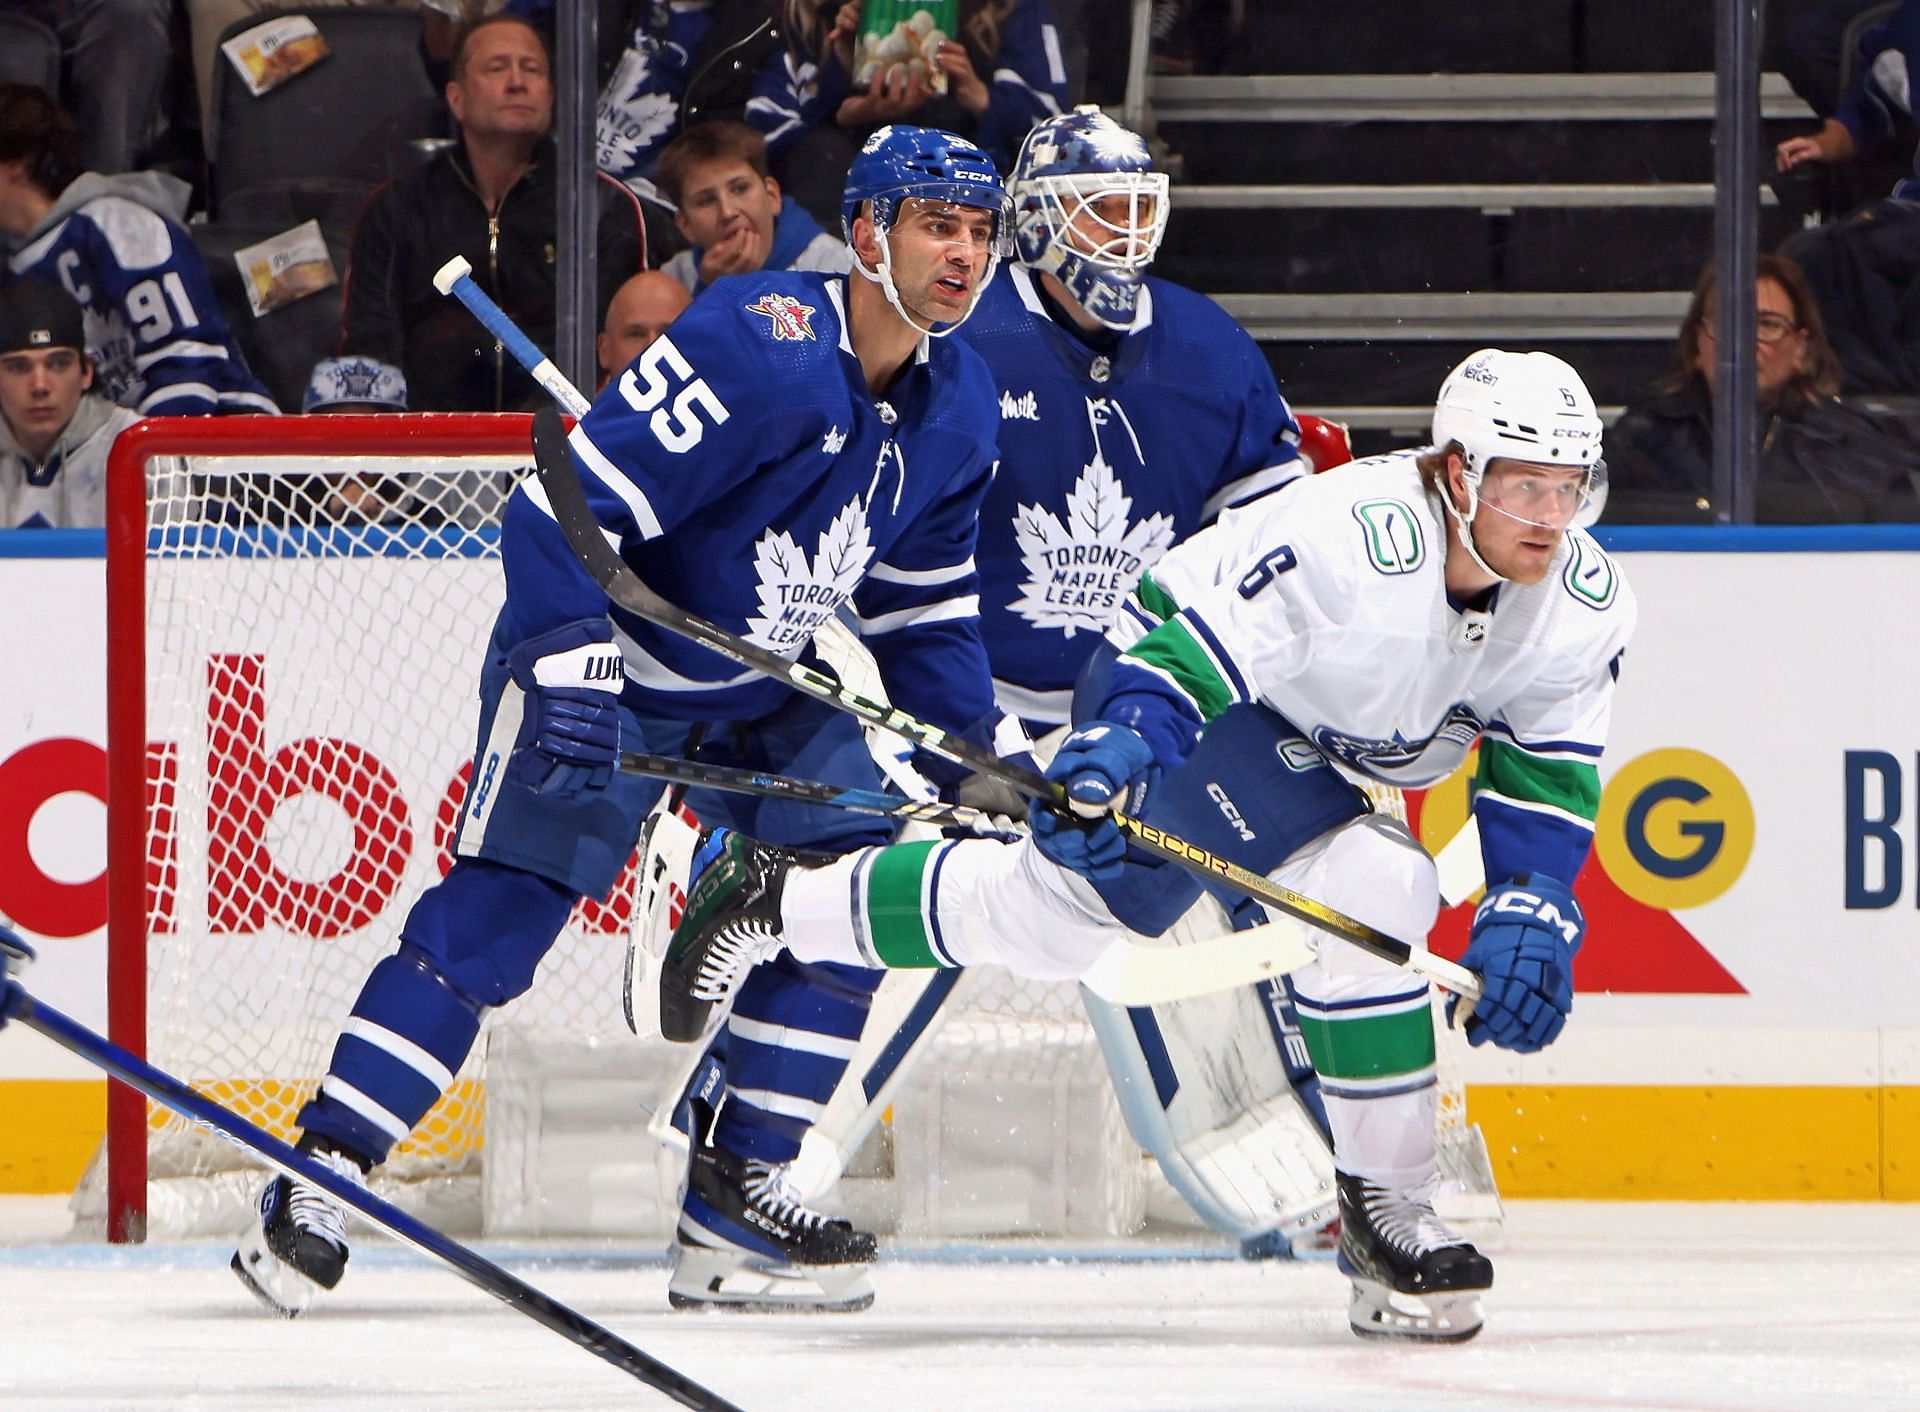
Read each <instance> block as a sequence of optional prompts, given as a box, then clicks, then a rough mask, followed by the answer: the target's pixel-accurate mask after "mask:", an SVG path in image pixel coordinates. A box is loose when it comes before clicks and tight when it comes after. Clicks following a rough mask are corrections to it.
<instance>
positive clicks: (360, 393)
mask: <svg viewBox="0 0 1920 1412" xmlns="http://www.w3.org/2000/svg"><path fill="white" fill-rule="evenodd" d="M300 410H301V411H303V412H307V413H310V414H320V415H336V416H337V415H343V414H352V413H380V412H404V411H406V410H407V379H406V375H405V374H404V373H402V372H401V371H400V370H399V369H398V368H396V367H394V366H393V365H392V364H391V363H382V362H380V361H379V360H378V359H375V358H322V359H321V360H320V361H319V362H317V363H315V364H314V365H313V377H312V378H311V379H310V380H309V381H308V383H307V394H306V396H305V397H304V398H303V399H302V400H301V404H300ZM306 489H307V493H308V494H309V495H311V496H312V498H313V499H314V501H315V503H316V504H318V505H319V506H320V508H321V511H322V513H324V514H325V515H326V516H327V517H328V518H329V519H334V520H344V521H353V520H374V521H377V520H379V519H380V518H381V517H382V516H383V515H385V514H387V513H388V511H389V508H390V507H392V506H395V505H398V504H400V502H401V501H402V499H403V498H404V497H405V495H406V488H405V487H404V486H403V485H402V484H401V483H400V482H399V481H398V480H397V479H395V478H394V477H392V476H385V477H382V476H374V475H369V474H365V473H362V474H359V475H353V474H344V475H343V474H328V475H324V476H316V477H314V479H313V483H312V484H310V485H309V486H308V487H307V488H306Z"/></svg>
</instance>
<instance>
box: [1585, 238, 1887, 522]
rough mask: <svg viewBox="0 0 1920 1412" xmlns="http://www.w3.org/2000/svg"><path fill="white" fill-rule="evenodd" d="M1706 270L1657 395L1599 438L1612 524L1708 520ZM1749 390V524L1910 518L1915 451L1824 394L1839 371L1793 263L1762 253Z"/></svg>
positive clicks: (1710, 383) (1710, 384) (1709, 277)
mask: <svg viewBox="0 0 1920 1412" xmlns="http://www.w3.org/2000/svg"><path fill="white" fill-rule="evenodd" d="M1716 284H1717V276H1716V272H1715V270H1714V267H1713V266H1712V265H1711V264H1710V265H1708V266H1707V268H1706V270H1705V272H1704V273H1703V274H1702V275H1701V277H1700V282H1699V284H1698V286H1697V287H1696V288H1695V289H1694V292H1693V303H1692V304H1691V305H1690V306H1689V307H1688V309H1687V315H1686V318H1685V320H1684V321H1683V322H1682V323H1681V325H1680V338H1679V342H1678V344H1677V345H1676V347H1675V350H1674V362H1673V370H1672V372H1671V373H1670V374H1669V375H1668V377H1667V379H1666V381H1665V382H1664V383H1663V384H1662V385H1661V388H1660V391H1659V393H1658V395H1656V396H1654V397H1651V398H1648V399H1646V400H1644V401H1642V402H1639V403H1636V404H1635V405H1634V406H1631V407H1629V408H1628V409H1627V410H1626V411H1625V412H1624V413H1623V414H1622V415H1621V417H1620V420H1619V421H1618V422H1617V423H1616V424H1615V425H1614V427H1613V429H1612V430H1611V431H1610V432H1608V434H1607V468H1608V479H1609V481H1610V482H1611V493H1610V496H1609V499H1608V501H1607V519H1608V521H1609V522H1613V523H1629V524H1632V523H1676V522H1699V523H1706V522H1710V521H1711V520H1712V519H1713V518H1714V504H1713V499H1712V493H1713V388H1714V379H1715V376H1716V374H1715V366H1714V364H1715V353H1716V350H1715V345H1714V331H1713V330H1714V323H1713V321H1714V299H1715V287H1716ZM1756 296H1757V298H1758V301H1759V327H1758V334H1759V346H1758V349H1757V354H1758V359H1759V369H1758V378H1757V380H1758V384H1759V395H1760V410H1761V418H1762V421H1761V426H1762V436H1761V448H1760V461H1759V466H1758V470H1757V474H1756V476H1755V495H1754V501H1755V515H1754V518H1755V519H1756V520H1757V521H1758V522H1759V523H1761V524H1833V523H1842V524H1845V523H1857V522H1873V521H1882V520H1914V519H1920V496H1917V495H1916V489H1915V486H1914V484H1913V481H1912V478H1911V477H1910V475H1909V468H1910V467H1913V466H1915V465H1916V464H1920V461H1917V460H1916V458H1917V457H1920V447H1916V446H1914V445H1911V444H1908V443H1907V441H1906V439H1905V438H1904V437H1903V436H1902V435H1901V434H1900V432H1899V431H1898V430H1897V429H1896V428H1894V427H1891V426H1889V425H1885V424H1882V423H1880V422H1878V421H1876V420H1875V419H1873V418H1871V417H1869V416H1868V415H1866V414H1865V413H1863V412H1859V411H1856V410H1855V409H1853V408H1851V407H1849V406H1847V405H1846V404H1845V403H1843V402H1841V401H1840V400H1839V399H1838V398H1836V397H1835V396H1834V393H1835V390H1836V389H1837V388H1838V387H1839V385H1840V367H1839V363H1838V361H1837V360H1836V359H1835V358H1834V356H1833V350H1832V348H1830V347H1829V346H1828V344H1827V339H1826V334H1825V333H1824V332H1823V331H1822V329H1821V326H1820V310H1819V307H1818V306H1817V305H1816V304H1815V303H1814V301H1813V296H1812V294H1811V293H1810V292H1809V291H1808V289H1807V283H1806V280H1805V279H1804V278H1803V277H1802V275H1801V273H1800V270H1799V267H1798V266H1796V265H1795V264H1794V263H1793V262H1792V261H1791V260H1788V259H1785V258H1784V257H1782V256H1779V255H1762V256H1761V257H1760V264H1759V278H1758V280H1757V287H1756Z"/></svg>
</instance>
